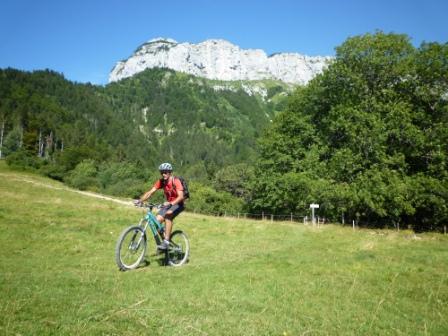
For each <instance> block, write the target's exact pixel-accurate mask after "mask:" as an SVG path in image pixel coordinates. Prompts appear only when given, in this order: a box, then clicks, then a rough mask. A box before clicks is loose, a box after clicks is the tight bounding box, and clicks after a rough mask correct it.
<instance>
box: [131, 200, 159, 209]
mask: <svg viewBox="0 0 448 336" xmlns="http://www.w3.org/2000/svg"><path fill="white" fill-rule="evenodd" d="M134 205H135V206H136V207H137V208H147V209H150V210H152V209H153V208H156V209H160V208H163V206H164V205H163V204H158V203H145V202H134Z"/></svg>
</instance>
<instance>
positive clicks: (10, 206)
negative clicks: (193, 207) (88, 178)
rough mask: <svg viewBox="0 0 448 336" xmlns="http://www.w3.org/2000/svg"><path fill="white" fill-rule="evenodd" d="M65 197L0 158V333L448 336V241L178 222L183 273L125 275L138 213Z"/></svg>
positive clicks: (156, 268) (144, 270) (203, 220)
mask: <svg viewBox="0 0 448 336" xmlns="http://www.w3.org/2000/svg"><path fill="white" fill-rule="evenodd" d="M23 180H27V182H25V181H23ZM30 181H34V182H35V183H31V182H30ZM44 184H51V185H52V186H53V187H56V188H59V189H54V188H53V189H52V188H48V187H45V186H44ZM62 188H63V186H62V185H60V184H58V183H57V182H54V181H50V180H47V179H45V178H43V177H38V176H34V175H32V174H26V173H17V172H12V171H10V170H9V169H8V168H7V167H6V166H5V165H4V163H2V162H0V253H1V259H0V291H1V296H0V334H1V335H79V336H80V335H136V334H143V335H447V334H448V321H447V316H448V238H447V236H444V235H438V234H423V235H414V234H413V233H412V232H406V231H402V232H399V233H398V232H394V231H375V230H357V231H353V230H352V229H351V228H344V227H340V226H333V225H326V226H324V227H322V228H319V229H317V228H313V227H310V226H304V225H301V224H291V223H287V222H285V223H271V222H269V221H266V222H261V221H250V220H236V219H223V218H214V217H206V216H200V215H193V214H190V213H183V214H182V215H181V216H179V217H178V219H177V220H176V226H175V227H176V228H180V229H183V230H184V231H186V232H187V233H188V235H189V237H190V242H191V245H192V251H191V258H190V262H189V264H187V265H186V266H183V267H180V268H170V267H163V266H161V265H159V263H158V262H157V259H156V257H154V256H153V255H152V254H153V251H154V245H151V246H150V248H149V254H150V256H149V262H150V264H149V265H148V266H145V267H141V268H139V269H138V270H135V271H130V272H119V271H118V269H117V266H116V265H115V262H114V247H115V242H116V239H117V237H118V235H119V233H120V232H121V231H122V230H123V229H124V228H125V227H127V226H128V225H130V224H134V223H136V222H137V220H138V219H139V217H140V216H141V211H140V210H137V209H133V208H131V207H126V206H124V205H120V204H116V203H113V202H111V201H105V200H99V199H95V198H90V197H87V196H84V195H80V194H77V193H75V192H72V191H68V190H64V189H62Z"/></svg>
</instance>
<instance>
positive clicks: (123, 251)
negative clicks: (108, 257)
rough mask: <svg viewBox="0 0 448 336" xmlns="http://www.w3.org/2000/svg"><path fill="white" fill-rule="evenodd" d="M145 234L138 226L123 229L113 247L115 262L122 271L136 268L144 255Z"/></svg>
mask: <svg viewBox="0 0 448 336" xmlns="http://www.w3.org/2000/svg"><path fill="white" fill-rule="evenodd" d="M146 247H147V242H146V234H145V231H144V230H143V229H142V228H141V227H139V226H131V227H128V228H127V229H125V230H124V231H123V232H122V233H121V235H120V237H119V238H118V240H117V244H116V246H115V262H116V263H117V266H118V268H120V269H121V270H122V271H127V270H131V269H135V268H137V267H138V266H139V265H140V263H141V262H142V261H143V258H144V257H145V253H146Z"/></svg>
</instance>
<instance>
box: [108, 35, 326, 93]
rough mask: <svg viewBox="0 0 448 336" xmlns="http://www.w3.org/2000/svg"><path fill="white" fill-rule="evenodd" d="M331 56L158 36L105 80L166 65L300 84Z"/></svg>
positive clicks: (225, 77)
mask: <svg viewBox="0 0 448 336" xmlns="http://www.w3.org/2000/svg"><path fill="white" fill-rule="evenodd" d="M331 59H332V57H329V56H324V57H322V56H316V57H311V56H306V55H301V54H298V53H275V54H272V55H269V56H267V55H266V53H265V52H264V51H263V50H261V49H241V48H240V47H239V46H237V45H234V44H232V43H231V42H229V41H226V40H223V39H210V40H205V41H203V42H200V43H198V44H191V43H188V42H184V43H179V42H177V41H175V40H173V39H171V38H164V37H158V38H154V39H151V40H149V41H148V42H145V43H144V44H142V45H141V46H140V47H138V48H137V50H136V51H135V52H134V54H133V55H131V57H129V58H128V59H126V60H124V61H120V62H118V63H117V64H116V65H115V67H114V68H113V69H112V71H111V73H110V75H109V82H114V81H118V80H121V79H123V78H127V77H131V76H133V75H135V74H137V73H139V72H142V71H144V70H146V69H150V68H169V69H172V70H175V71H180V72H184V73H188V74H192V75H195V76H198V77H205V78H208V79H215V80H226V81H233V80H263V79H275V80H280V81H283V82H286V83H290V84H300V85H303V84H306V83H307V82H308V81H309V80H311V79H312V78H313V77H314V76H316V75H317V74H318V73H321V72H322V71H323V69H324V68H325V67H326V66H327V65H328V63H329V62H330V60H331Z"/></svg>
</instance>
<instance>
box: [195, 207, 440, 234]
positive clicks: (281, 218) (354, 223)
mask: <svg viewBox="0 0 448 336" xmlns="http://www.w3.org/2000/svg"><path fill="white" fill-rule="evenodd" d="M193 213H195V214H201V215H207V216H213V217H223V218H235V219H253V220H260V221H269V222H291V223H300V224H304V225H313V226H317V227H321V226H323V225H325V224H338V225H342V226H350V227H351V228H352V229H353V230H357V229H362V228H366V229H367V228H370V229H373V228H376V229H378V228H383V229H391V230H397V231H401V230H414V229H415V227H414V226H412V225H400V224H391V225H386V226H384V225H380V226H379V225H378V224H376V223H366V222H362V221H359V220H345V219H343V220H342V222H337V221H329V220H328V219H327V218H325V217H321V216H315V217H314V219H313V218H312V216H309V215H299V214H294V213H289V214H270V213H264V212H262V213H248V212H238V213H232V212H226V211H224V212H204V211H197V210H196V209H193ZM425 231H432V232H439V233H443V234H445V235H446V234H447V233H448V226H447V225H443V226H431V227H429V228H426V230H425Z"/></svg>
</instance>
